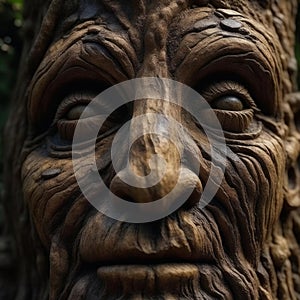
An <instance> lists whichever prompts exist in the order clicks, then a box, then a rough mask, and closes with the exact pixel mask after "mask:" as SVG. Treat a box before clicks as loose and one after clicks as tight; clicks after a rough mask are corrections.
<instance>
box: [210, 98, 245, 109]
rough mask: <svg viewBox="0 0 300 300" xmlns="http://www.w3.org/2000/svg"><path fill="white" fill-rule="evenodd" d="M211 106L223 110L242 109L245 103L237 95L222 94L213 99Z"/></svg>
mask: <svg viewBox="0 0 300 300" xmlns="http://www.w3.org/2000/svg"><path fill="white" fill-rule="evenodd" d="M211 107H212V108H216V109H222V110H230V111H241V110H243V109H244V103H243V102H242V100H241V99H239V98H238V97H236V96H222V97H220V98H218V99H216V100H215V101H213V103H212V104H211Z"/></svg>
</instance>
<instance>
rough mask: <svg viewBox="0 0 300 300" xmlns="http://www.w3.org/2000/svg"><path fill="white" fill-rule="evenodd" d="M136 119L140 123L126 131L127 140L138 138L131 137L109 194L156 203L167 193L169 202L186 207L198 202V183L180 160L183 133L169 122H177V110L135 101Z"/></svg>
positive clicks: (199, 189) (194, 175)
mask: <svg viewBox="0 0 300 300" xmlns="http://www.w3.org/2000/svg"><path fill="white" fill-rule="evenodd" d="M153 112H155V113H153ZM136 116H142V117H143V118H142V121H140V122H132V123H131V125H130V129H129V131H130V137H138V138H133V140H134V142H133V143H132V145H131V147H130V152H129V158H125V159H127V160H126V163H124V161H123V163H121V165H122V167H120V169H119V170H120V171H118V172H117V174H116V175H115V177H114V178H113V180H112V182H111V184H110V189H111V191H112V192H113V193H114V194H115V195H117V196H118V197H120V198H122V199H125V200H128V201H132V202H136V203H147V202H152V201H156V200H160V199H162V198H163V197H165V196H167V195H169V194H170V193H171V192H173V193H172V197H171V198H170V199H171V200H170V201H173V200H174V201H177V200H178V199H179V198H182V203H186V204H187V205H188V206H192V205H195V204H196V203H198V202H199V200H200V197H201V194H202V184H201V182H200V180H199V178H198V176H197V175H196V173H195V172H194V171H193V170H192V168H189V167H188V166H189V163H187V159H186V158H185V159H182V158H183V153H184V151H185V148H186V145H185V142H186V140H185V138H184V134H183V131H182V132H181V131H180V130H178V126H176V124H175V123H176V122H175V123H174V122H173V123H172V122H170V119H172V120H174V119H176V120H180V116H181V114H180V108H179V107H176V106H174V105H171V104H170V103H168V102H166V101H161V102H160V101H156V100H145V101H138V102H137V103H135V107H134V114H133V119H134V118H135V117H136ZM174 124H175V125H174ZM130 137H129V139H130ZM193 155H195V153H194V154H192V156H193ZM190 156H191V155H190ZM195 161H198V159H194V162H195ZM185 198H186V199H185ZM172 199H173V200H172Z"/></svg>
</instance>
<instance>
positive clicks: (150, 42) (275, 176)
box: [1, 0, 300, 300]
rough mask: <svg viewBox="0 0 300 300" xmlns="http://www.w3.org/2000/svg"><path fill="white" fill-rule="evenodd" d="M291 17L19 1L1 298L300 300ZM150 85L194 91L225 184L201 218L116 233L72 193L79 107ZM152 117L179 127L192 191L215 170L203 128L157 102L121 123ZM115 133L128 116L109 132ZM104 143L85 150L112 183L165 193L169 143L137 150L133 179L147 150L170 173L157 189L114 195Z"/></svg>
mask: <svg viewBox="0 0 300 300" xmlns="http://www.w3.org/2000/svg"><path fill="white" fill-rule="evenodd" d="M296 12H297V1H296V0H291V1H275V0H257V1H246V0H239V1H236V0H211V1H209V0H207V1H205V0H203V1H201V0H198V1H196V0H195V1H193V0H191V1H188V0H177V1H175V0H173V1H172V0H164V1H157V0H155V1H146V0H136V1H117V0H112V1H109V0H99V1H87V0H86V1H85V0H80V1H60V0H52V1H37V0H31V1H30V0H28V1H25V23H24V24H25V25H24V37H25V48H24V53H23V57H22V61H21V67H20V76H19V80H18V82H17V85H16V92H15V99H14V103H13V108H12V112H11V116H10V119H9V122H8V124H7V126H6V141H5V146H6V156H5V163H6V169H5V175H6V181H5V195H4V205H5V210H6V217H7V222H6V223H7V230H6V231H5V233H7V234H10V235H11V236H12V240H13V245H12V247H13V251H11V252H10V254H11V256H12V264H14V266H15V268H16V271H15V272H13V271H11V273H12V274H11V275H12V276H14V275H17V277H16V279H14V280H12V281H13V282H14V285H13V287H12V288H10V286H9V283H6V282H7V281H9V278H7V277H5V275H4V274H5V271H4V272H3V275H2V277H3V279H2V283H1V284H2V286H3V288H2V290H3V299H9V298H10V299H16V300H42V299H48V298H49V299H51V300H55V299H60V300H63V299H69V300H76V299H105V300H109V299H111V300H115V299H126V300H128V299H226V300H228V299H234V300H239V299H243V300H245V299H262V300H266V299H278V300H285V299H287V300H289V299H290V300H296V299H300V248H299V243H300V210H299V206H300V158H299V153H300V132H299V131H300V127H299V118H300V114H299V111H300V96H299V93H298V92H297V86H296V83H295V82H296V81H295V76H296V72H297V70H296V62H295V57H294V39H295V25H294V24H295V14H296ZM147 76H153V77H162V78H164V77H166V78H171V79H174V80H177V81H180V82H183V83H185V84H187V85H189V86H191V87H193V88H195V89H197V91H198V92H200V93H201V94H202V95H203V96H204V97H205V98H206V100H207V101H209V102H210V103H212V106H213V108H214V109H215V112H216V114H217V116H218V118H219V120H220V123H221V125H222V126H223V128H224V130H225V131H226V141H227V144H228V145H229V147H230V149H231V151H232V152H233V153H235V154H236V155H237V156H238V157H239V160H236V159H235V156H232V157H231V156H230V155H229V156H228V157H227V158H226V160H225V162H224V161H222V160H220V163H225V165H226V172H225V177H224V180H223V181H222V184H221V187H220V189H219V192H218V193H217V195H216V196H215V198H214V199H213V201H212V202H211V203H210V204H209V205H208V206H207V207H206V208H205V209H203V210H202V209H198V208H197V201H193V202H192V205H189V206H184V207H182V208H180V209H179V210H177V211H176V212H175V213H173V214H172V215H170V216H169V217H167V218H165V219H163V220H160V221H156V222H153V223H146V224H126V223H121V222H118V221H114V220H112V219H110V218H108V217H106V216H105V215H103V214H101V213H98V212H96V211H95V209H94V208H93V207H92V206H91V205H90V204H89V203H88V202H87V201H86V199H85V198H84V197H83V196H82V194H81V192H80V190H79V188H78V185H77V182H76V179H75V177H74V173H73V168H72V159H71V158H72V157H71V154H70V144H71V141H72V135H73V131H74V126H75V125H76V119H77V118H78V116H79V115H80V112H81V111H82V105H83V104H82V102H83V100H84V101H85V100H91V99H92V98H93V97H94V96H95V95H96V94H97V93H98V92H100V91H101V90H99V86H102V88H104V87H106V86H111V85H114V84H116V83H119V82H122V81H125V80H128V79H133V78H136V77H147ZM68 103H72V107H70V106H68ZM61 110H63V112H64V113H63V114H60V115H59V117H57V118H55V115H56V113H57V111H61ZM149 111H155V112H159V113H162V114H165V115H167V116H169V115H170V116H175V117H177V118H180V119H181V121H182V123H183V125H184V126H185V127H187V128H188V129H189V133H190V135H191V136H192V138H193V139H194V140H195V142H196V143H197V145H198V146H199V149H200V151H201V157H198V158H197V159H198V161H199V162H200V169H201V174H196V175H198V176H199V178H197V177H196V178H195V174H194V173H193V172H192V171H189V172H190V173H188V174H189V176H190V177H189V176H187V177H188V179H187V180H194V181H195V182H197V184H198V185H199V193H201V186H202V185H203V186H204V185H205V182H206V180H207V176H208V173H209V170H210V165H211V160H210V153H209V152H207V151H206V149H207V146H208V144H207V143H208V141H207V139H206V138H205V136H204V134H203V132H202V130H200V129H199V126H197V124H195V122H194V120H193V119H192V118H191V117H190V116H188V115H182V111H181V110H180V109H179V108H178V107H174V106H172V105H167V104H164V105H161V103H158V102H155V101H147V100H145V101H139V102H137V103H135V104H134V105H133V107H132V111H131V112H125V114H126V113H128V117H129V118H130V116H131V115H130V114H132V115H133V116H138V115H140V114H145V113H146V112H149ZM122 122H124V111H122V112H121V113H120V112H119V115H118V112H117V115H116V116H115V117H114V118H112V120H110V123H109V122H108V124H107V126H108V127H107V128H108V129H107V130H109V129H110V128H112V127H113V126H115V125H121V124H122ZM149 124H152V123H151V120H150V119H149ZM146 125H147V124H141V126H145V128H146V127H147V126H146ZM151 126H153V128H154V127H155V124H152V125H151ZM113 137H114V133H112V134H110V135H108V136H107V137H105V138H104V139H102V140H100V141H99V144H98V146H97V151H96V156H97V160H99V163H100V165H101V166H102V167H101V168H100V170H99V172H100V173H101V174H102V176H103V178H104V179H105V181H106V183H107V184H108V186H109V185H110V186H111V189H112V190H113V191H114V192H115V193H117V194H120V195H125V194H126V197H129V198H130V200H131V201H135V202H149V201H153V200H154V198H155V197H153V195H156V197H160V196H161V195H163V194H164V193H166V192H168V190H169V189H170V187H171V186H172V182H174V178H175V177H176V174H177V173H176V170H177V169H176V168H177V167H178V156H177V154H176V150H175V148H176V147H175V146H176V145H175V146H174V145H172V144H168V143H167V142H166V141H164V140H157V139H155V138H154V137H153V136H152V135H145V136H144V137H143V139H141V140H139V141H137V143H136V144H135V147H134V148H133V149H132V151H133V155H132V160H131V161H132V165H133V167H134V168H135V170H136V172H139V173H140V174H142V175H146V174H147V172H148V171H149V170H148V169H149V164H148V159H149V156H151V154H155V153H159V154H161V155H163V156H164V158H165V159H166V161H167V162H168V165H169V169H167V173H166V176H165V177H164V180H163V181H162V182H161V183H160V184H158V185H157V186H155V187H154V188H152V190H146V191H144V192H142V193H140V192H138V191H137V190H135V189H128V187H127V186H125V185H124V184H122V182H121V181H120V180H119V179H118V174H115V173H114V171H113V169H112V167H111V165H110V161H109V158H108V159H107V155H106V153H107V151H108V150H109V148H110V145H111V141H112V139H113ZM62 140H63V144H64V147H61V146H62V145H61V143H62ZM49 145H50V146H49ZM68 145H69V146H68ZM105 159H106V160H107V161H105ZM154 168H157V169H159V168H160V166H159V163H158V162H157V163H156V164H155V165H154ZM189 178H190V179H189ZM152 197H153V198H152ZM3 239H4V237H3ZM7 259H8V258H5V259H3V263H2V265H3V268H4V266H5V264H4V262H5V261H8V260H7ZM6 280H7V281H6ZM1 293H2V291H1Z"/></svg>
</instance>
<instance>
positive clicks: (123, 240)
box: [80, 213, 214, 268]
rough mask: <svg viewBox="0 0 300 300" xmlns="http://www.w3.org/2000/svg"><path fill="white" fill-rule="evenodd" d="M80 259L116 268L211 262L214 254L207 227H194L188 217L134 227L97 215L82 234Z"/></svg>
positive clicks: (178, 217) (181, 216) (181, 215)
mask: <svg viewBox="0 0 300 300" xmlns="http://www.w3.org/2000/svg"><path fill="white" fill-rule="evenodd" d="M80 256H81V259H82V260H83V261H84V262H85V263H88V264H95V263H96V264H97V265H98V266H99V265H100V266H101V267H100V268H106V267H107V268H116V267H117V266H126V265H136V266H138V265H145V266H146V265H153V266H160V265H164V264H172V265H173V263H178V262H180V265H186V264H196V263H200V262H201V263H211V262H212V261H213V260H214V251H213V246H212V240H211V238H210V235H209V232H208V229H207V226H203V227H200V226H199V227H196V226H195V224H194V223H193V220H192V219H191V215H189V214H184V213H181V214H180V216H179V215H178V216H177V217H176V218H168V219H165V220H164V221H162V222H158V223H153V224H144V225H140V224H139V225H138V226H135V225H133V224H126V223H121V222H117V221H112V220H110V221H109V220H108V218H107V217H105V216H103V215H100V214H97V215H95V216H94V217H93V218H92V219H90V220H89V222H88V223H87V224H86V226H85V228H84V230H83V231H82V234H81V238H80Z"/></svg>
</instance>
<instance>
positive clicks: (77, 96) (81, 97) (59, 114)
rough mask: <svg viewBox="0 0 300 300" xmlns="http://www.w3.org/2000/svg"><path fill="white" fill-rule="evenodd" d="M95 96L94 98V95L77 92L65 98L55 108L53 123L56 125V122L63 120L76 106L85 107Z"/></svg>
mask: <svg viewBox="0 0 300 300" xmlns="http://www.w3.org/2000/svg"><path fill="white" fill-rule="evenodd" d="M95 96H96V95H95V94H92V93H83V92H77V93H74V94H71V95H68V96H66V97H65V98H64V99H63V101H62V102H61V103H60V104H59V106H58V108H57V111H56V114H55V118H54V123H56V122H57V121H58V120H60V119H62V118H64V116H65V115H66V114H67V113H68V112H69V111H70V110H71V109H72V108H74V107H76V106H78V105H85V106H87V105H88V104H89V103H90V102H91V101H92V100H93V98H94V97H95Z"/></svg>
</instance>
